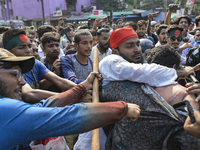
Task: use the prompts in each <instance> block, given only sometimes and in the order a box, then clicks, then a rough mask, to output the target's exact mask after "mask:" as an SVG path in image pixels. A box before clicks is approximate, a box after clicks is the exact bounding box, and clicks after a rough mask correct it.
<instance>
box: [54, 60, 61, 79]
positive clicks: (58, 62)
mask: <svg viewBox="0 0 200 150" xmlns="http://www.w3.org/2000/svg"><path fill="white" fill-rule="evenodd" d="M53 67H54V73H55V74H57V75H59V74H60V72H61V60H60V59H56V60H55V61H54V63H53Z"/></svg>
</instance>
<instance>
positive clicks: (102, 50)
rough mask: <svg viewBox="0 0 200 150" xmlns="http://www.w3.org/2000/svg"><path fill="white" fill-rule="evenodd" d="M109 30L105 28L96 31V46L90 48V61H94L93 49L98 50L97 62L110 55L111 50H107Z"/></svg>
mask: <svg viewBox="0 0 200 150" xmlns="http://www.w3.org/2000/svg"><path fill="white" fill-rule="evenodd" d="M109 32H110V30H109V29H107V28H101V29H99V30H98V31H97V41H98V42H97V43H98V44H97V45H96V46H94V47H93V48H92V53H91V55H90V59H91V60H92V61H93V59H94V49H95V48H98V51H99V61H101V60H102V59H103V58H104V57H106V56H107V55H110V54H112V50H111V49H110V48H109V37H110V34H109Z"/></svg>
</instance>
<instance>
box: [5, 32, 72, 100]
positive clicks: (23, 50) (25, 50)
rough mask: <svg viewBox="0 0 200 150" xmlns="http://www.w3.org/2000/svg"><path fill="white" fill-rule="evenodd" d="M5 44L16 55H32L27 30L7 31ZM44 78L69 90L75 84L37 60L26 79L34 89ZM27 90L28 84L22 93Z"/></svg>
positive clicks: (37, 87) (62, 88)
mask: <svg viewBox="0 0 200 150" xmlns="http://www.w3.org/2000/svg"><path fill="white" fill-rule="evenodd" d="M3 45H4V48H5V49H7V50H9V51H10V52H11V53H13V54H14V55H16V56H32V50H31V43H30V41H29V39H28V37H27V36H26V35H25V31H23V30H20V29H12V30H9V31H7V32H5V33H4V36H3ZM43 78H45V79H47V80H49V81H51V82H52V83H53V84H55V85H56V86H58V87H59V88H60V89H61V90H68V89H70V88H71V87H73V86H74V85H75V84H74V83H73V82H71V81H69V80H66V79H63V78H61V77H59V76H57V75H56V74H54V73H52V72H51V71H49V70H48V69H47V68H46V67H45V66H44V65H43V64H42V63H41V62H40V61H38V60H35V66H34V68H33V70H31V71H30V72H28V73H26V74H24V79H25V81H26V82H27V83H28V84H29V85H30V86H31V87H32V88H33V89H39V81H40V80H41V79H43ZM63 83H65V84H63ZM26 90H27V89H26V86H24V87H23V89H22V93H23V94H25V93H26V94H27V92H25V91H26ZM43 92H44V91H43ZM46 92H47V91H46ZM54 94H55V93H54ZM50 96H52V95H50ZM41 97H43V96H41ZM48 97H49V96H48ZM30 100H31V99H30ZM40 100H41V99H40ZM30 103H34V102H30Z"/></svg>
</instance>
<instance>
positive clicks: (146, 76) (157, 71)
mask: <svg viewBox="0 0 200 150" xmlns="http://www.w3.org/2000/svg"><path fill="white" fill-rule="evenodd" d="M99 71H100V73H101V74H102V77H103V86H104V85H106V84H108V83H109V82H110V81H124V80H129V81H133V82H139V83H147V84H149V85H150V86H154V87H161V86H167V85H171V84H176V83H177V82H175V80H176V79H177V74H176V70H175V69H173V68H168V67H164V66H161V65H157V64H146V63H144V64H136V63H130V62H128V61H126V60H125V59H124V58H123V57H121V56H119V55H115V54H112V55H109V56H106V57H105V58H104V59H103V60H101V62H100V64H99Z"/></svg>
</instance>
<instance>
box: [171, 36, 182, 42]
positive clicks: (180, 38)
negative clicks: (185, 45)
mask: <svg viewBox="0 0 200 150" xmlns="http://www.w3.org/2000/svg"><path fill="white" fill-rule="evenodd" d="M170 40H172V41H173V42H174V41H176V40H177V41H178V42H181V41H182V40H183V38H182V37H180V36H178V37H175V36H171V37H170Z"/></svg>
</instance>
